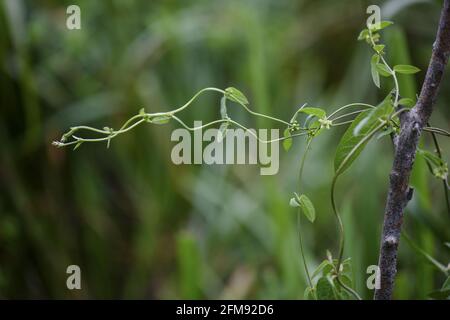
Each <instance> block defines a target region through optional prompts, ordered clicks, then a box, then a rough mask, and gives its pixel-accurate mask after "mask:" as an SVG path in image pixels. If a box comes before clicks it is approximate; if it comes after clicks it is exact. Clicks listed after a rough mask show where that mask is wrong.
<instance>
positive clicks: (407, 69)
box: [394, 64, 420, 74]
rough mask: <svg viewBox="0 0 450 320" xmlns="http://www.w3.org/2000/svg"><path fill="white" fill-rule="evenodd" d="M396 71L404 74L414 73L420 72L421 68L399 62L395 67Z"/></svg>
mask: <svg viewBox="0 0 450 320" xmlns="http://www.w3.org/2000/svg"><path fill="white" fill-rule="evenodd" d="M394 71H395V72H397V73H402V74H414V73H417V72H419V71H420V69H419V68H417V67H414V66H410V65H407V64H399V65H396V66H395V67H394Z"/></svg>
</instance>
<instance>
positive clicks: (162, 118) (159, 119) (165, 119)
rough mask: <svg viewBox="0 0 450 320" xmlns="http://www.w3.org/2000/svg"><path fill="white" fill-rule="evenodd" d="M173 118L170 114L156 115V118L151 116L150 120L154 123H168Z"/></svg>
mask: <svg viewBox="0 0 450 320" xmlns="http://www.w3.org/2000/svg"><path fill="white" fill-rule="evenodd" d="M171 118H172V117H171V116H168V115H167V116H156V117H154V118H151V119H150V122H151V123H154V124H165V123H168V122H169V121H170V119H171Z"/></svg>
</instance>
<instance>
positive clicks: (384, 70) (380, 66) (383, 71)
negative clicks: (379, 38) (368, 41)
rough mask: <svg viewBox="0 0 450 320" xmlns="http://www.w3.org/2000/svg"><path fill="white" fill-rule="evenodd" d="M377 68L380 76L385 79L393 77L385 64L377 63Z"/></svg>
mask: <svg viewBox="0 0 450 320" xmlns="http://www.w3.org/2000/svg"><path fill="white" fill-rule="evenodd" d="M375 67H376V68H377V71H378V73H379V74H380V75H382V76H383V77H390V76H392V73H391V71H390V70H389V69H388V67H386V66H385V65H384V64H382V63H377V64H376V65H375Z"/></svg>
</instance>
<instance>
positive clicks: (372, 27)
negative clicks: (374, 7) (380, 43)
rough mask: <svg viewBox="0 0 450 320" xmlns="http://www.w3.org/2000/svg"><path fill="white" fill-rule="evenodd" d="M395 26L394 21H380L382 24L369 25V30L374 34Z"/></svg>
mask: <svg viewBox="0 0 450 320" xmlns="http://www.w3.org/2000/svg"><path fill="white" fill-rule="evenodd" d="M393 24H394V23H393V22H392V21H380V23H374V24H371V25H369V29H370V30H371V31H372V32H373V31H379V30H383V29H384V28H387V27H389V26H391V25H393Z"/></svg>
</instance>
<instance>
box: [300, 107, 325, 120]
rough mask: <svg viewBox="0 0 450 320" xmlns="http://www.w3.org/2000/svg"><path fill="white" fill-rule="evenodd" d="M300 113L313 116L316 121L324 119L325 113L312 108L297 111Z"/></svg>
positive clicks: (319, 109)
mask: <svg viewBox="0 0 450 320" xmlns="http://www.w3.org/2000/svg"><path fill="white" fill-rule="evenodd" d="M299 112H300V113H305V114H307V115H311V116H315V117H317V118H318V119H323V118H326V116H327V113H326V111H325V110H323V109H321V108H314V107H306V108H303V109H300V110H299Z"/></svg>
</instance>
